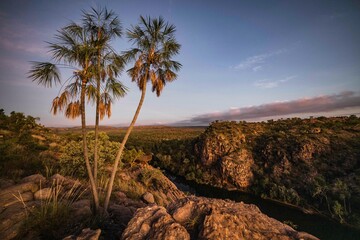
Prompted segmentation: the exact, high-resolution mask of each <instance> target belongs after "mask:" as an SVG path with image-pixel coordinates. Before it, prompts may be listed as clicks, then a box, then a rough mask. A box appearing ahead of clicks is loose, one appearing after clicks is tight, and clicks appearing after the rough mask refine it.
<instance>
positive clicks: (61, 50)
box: [29, 23, 99, 212]
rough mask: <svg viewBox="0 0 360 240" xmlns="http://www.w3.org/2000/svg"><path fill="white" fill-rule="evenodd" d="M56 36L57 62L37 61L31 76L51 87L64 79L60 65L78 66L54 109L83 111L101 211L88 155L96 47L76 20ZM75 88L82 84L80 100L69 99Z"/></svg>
mask: <svg viewBox="0 0 360 240" xmlns="http://www.w3.org/2000/svg"><path fill="white" fill-rule="evenodd" d="M56 39H57V43H50V52H51V53H52V56H53V59H54V60H55V61H56V63H50V62H44V63H43V62H33V63H32V64H33V65H32V68H31V70H30V71H29V78H31V79H33V81H37V83H38V84H41V85H44V86H46V87H51V86H52V85H53V84H56V83H60V82H61V80H60V72H59V69H58V66H64V67H66V68H71V69H73V70H74V71H73V75H72V77H71V78H70V79H72V80H73V82H72V84H69V86H68V88H67V89H66V90H65V91H64V92H63V93H62V94H61V96H60V97H59V98H58V99H57V98H55V99H54V101H53V107H52V110H53V112H54V113H56V112H57V110H63V109H64V108H65V107H67V109H66V115H67V116H70V117H76V116H78V115H79V114H80V115H81V129H82V138H83V154H84V159H85V164H86V168H87V172H88V175H89V180H90V185H91V189H92V193H93V198H94V204H95V212H97V211H98V208H99V197H98V192H97V186H96V183H95V181H94V176H93V173H92V169H91V166H90V162H89V157H88V148H87V141H86V115H85V96H86V87H87V84H88V83H89V82H90V81H91V79H92V78H93V75H94V66H93V61H92V60H93V58H94V56H96V49H94V47H93V46H92V44H91V39H89V34H88V33H87V31H86V29H85V28H83V27H82V26H80V25H78V24H76V23H71V24H69V25H67V26H65V27H64V28H62V29H61V30H60V31H58V34H57V35H56ZM72 88H73V90H74V91H75V92H78V89H79V88H80V101H76V102H70V103H69V101H70V99H69V98H70V96H71V94H73V93H74V92H71V91H70V90H71V89H72Z"/></svg>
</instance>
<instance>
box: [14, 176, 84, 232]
mask: <svg viewBox="0 0 360 240" xmlns="http://www.w3.org/2000/svg"><path fill="white" fill-rule="evenodd" d="M40 185H41V184H40ZM40 189H41V186H40ZM50 189H51V191H50V194H49V196H46V198H45V199H44V200H41V201H40V204H39V207H37V208H35V209H34V210H32V211H27V210H26V211H27V218H26V220H25V221H24V224H23V226H22V229H21V232H20V234H19V237H18V238H19V239H22V238H24V237H26V236H27V235H28V234H29V232H30V233H31V234H34V235H36V236H39V237H40V238H41V239H62V238H63V237H64V236H65V235H66V234H67V233H68V232H69V231H70V229H69V228H68V227H69V226H70V225H71V221H72V219H71V216H70V214H71V209H72V208H71V205H72V204H73V203H74V202H76V201H77V200H79V198H80V197H81V196H82V195H83V193H84V192H85V190H86V189H83V188H82V187H81V186H80V184H79V183H76V182H75V183H74V184H73V186H72V187H71V188H70V189H69V190H66V189H65V188H64V186H63V185H62V184H61V183H60V182H59V181H57V180H54V181H53V183H52V186H51V188H50ZM19 200H20V201H21V198H19ZM23 204H24V206H25V205H26V203H24V202H23ZM25 209H27V208H26V207H25ZM71 230H72V231H73V229H71Z"/></svg>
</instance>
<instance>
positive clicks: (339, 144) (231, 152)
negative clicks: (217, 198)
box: [155, 116, 360, 226]
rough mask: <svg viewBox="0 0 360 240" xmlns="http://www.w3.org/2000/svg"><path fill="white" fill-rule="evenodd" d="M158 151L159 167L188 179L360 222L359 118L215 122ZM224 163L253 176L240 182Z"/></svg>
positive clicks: (357, 223) (165, 145) (352, 222)
mask: <svg viewBox="0 0 360 240" xmlns="http://www.w3.org/2000/svg"><path fill="white" fill-rule="evenodd" d="M175 146H176V147H175ZM155 150H157V152H156V153H155V156H156V163H157V164H158V166H161V167H163V168H166V169H169V170H170V171H172V172H174V173H177V174H180V175H183V176H185V177H186V178H187V179H189V180H195V181H196V182H198V183H205V184H209V185H212V186H218V187H225V188H228V189H229V188H232V189H233V188H236V189H239V190H243V191H248V192H252V193H255V194H257V195H259V196H262V197H264V198H271V199H275V200H280V201H282V202H286V203H289V204H293V205H296V206H300V207H304V208H306V209H308V210H309V209H311V210H312V211H320V212H322V213H325V214H327V215H329V216H332V217H333V218H336V219H338V220H339V221H340V222H347V223H350V224H353V225H356V226H360V209H359V207H358V206H359V204H360V188H359V186H360V162H359V159H360V119H359V118H357V117H356V116H350V117H338V118H325V117H319V118H310V119H300V118H292V119H281V120H278V121H272V120H270V121H268V122H261V123H247V122H214V123H212V124H211V126H210V127H209V128H207V129H206V131H205V132H204V133H203V134H202V135H201V136H200V137H199V138H197V139H195V140H193V141H183V142H182V144H179V143H176V145H174V146H173V147H171V141H170V142H166V143H164V144H163V145H162V146H161V147H160V148H159V149H155ZM229 162H230V163H231V164H232V165H230V166H232V168H234V167H233V166H235V167H236V168H237V169H241V170H243V171H242V172H241V173H240V172H238V174H237V175H241V174H248V175H249V176H251V178H250V177H249V180H247V179H245V180H246V182H245V185H244V183H243V182H242V183H239V182H240V180H241V181H244V179H242V178H241V177H239V176H234V175H235V174H234V173H232V172H231V170H229V168H226V166H224V165H226V164H228V165H229V164H230V163H229ZM247 165H249V166H250V167H249V168H248V169H249V171H246V167H247ZM244 169H245V170H244ZM239 179H240V180H239ZM241 184H243V185H241ZM244 186H246V187H244Z"/></svg>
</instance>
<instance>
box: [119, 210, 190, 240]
mask: <svg viewBox="0 0 360 240" xmlns="http://www.w3.org/2000/svg"><path fill="white" fill-rule="evenodd" d="M121 239H123V240H142V239H144V240H145V239H156V240H190V235H189V233H188V232H187V231H186V229H185V228H184V227H183V226H181V225H180V224H179V223H176V222H175V220H174V219H173V218H172V217H171V216H170V215H169V214H168V213H167V211H166V209H165V208H164V207H161V206H157V205H153V206H151V207H145V208H141V209H139V210H137V211H136V213H135V216H134V217H133V219H131V221H130V222H129V224H128V226H127V228H126V229H125V231H124V232H123V235H122V238H121Z"/></svg>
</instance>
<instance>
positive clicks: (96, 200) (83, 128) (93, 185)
mask: <svg viewBox="0 0 360 240" xmlns="http://www.w3.org/2000/svg"><path fill="white" fill-rule="evenodd" d="M85 85H86V81H83V82H82V84H81V96H80V98H81V100H80V101H81V132H82V138H83V153H84V159H85V164H86V169H87V172H88V174H89V179H90V185H91V190H92V192H93V197H94V204H95V213H97V212H98V209H99V196H98V192H97V187H96V183H95V181H94V176H93V174H92V170H91V166H90V161H89V156H88V148H87V141H86V120H85Z"/></svg>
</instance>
